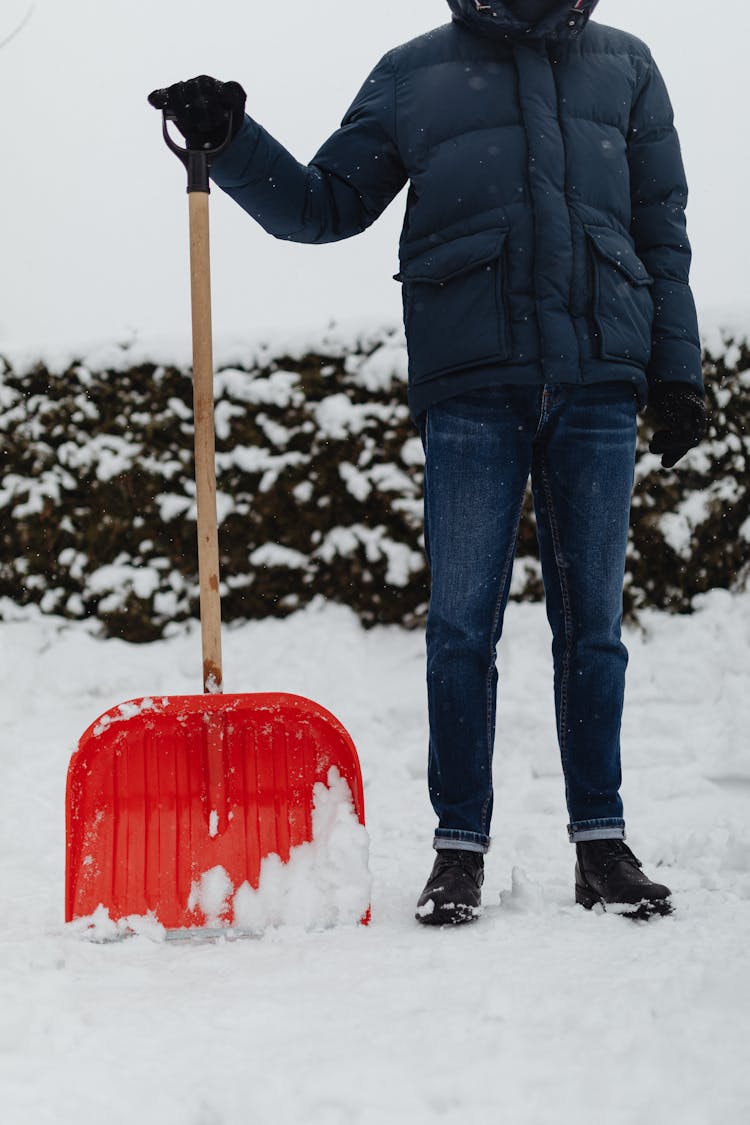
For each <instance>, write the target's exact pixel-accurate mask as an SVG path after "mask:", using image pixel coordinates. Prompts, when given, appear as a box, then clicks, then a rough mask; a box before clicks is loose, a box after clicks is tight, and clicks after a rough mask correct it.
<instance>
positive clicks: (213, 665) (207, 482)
mask: <svg viewBox="0 0 750 1125" xmlns="http://www.w3.org/2000/svg"><path fill="white" fill-rule="evenodd" d="M188 200H189V205H190V295H191V304H192V320H193V411H194V415H195V487H196V503H197V509H198V577H199V581H200V615H201V643H202V647H203V690H204V692H212V693H217V692H220V691H221V690H222V665H221V598H220V595H219V534H218V527H217V520H216V447H215V439H214V365H213V346H212V335H211V266H210V253H209V233H208V192H205V191H193V192H190V193H189V195H188Z"/></svg>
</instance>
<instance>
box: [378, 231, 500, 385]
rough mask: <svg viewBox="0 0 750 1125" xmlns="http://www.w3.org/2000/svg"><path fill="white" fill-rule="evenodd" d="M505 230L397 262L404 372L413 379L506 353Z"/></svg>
mask: <svg viewBox="0 0 750 1125" xmlns="http://www.w3.org/2000/svg"><path fill="white" fill-rule="evenodd" d="M507 237H508V231H507V229H503V230H496V231H491V232H489V233H488V232H486V231H485V232H484V233H481V234H472V235H467V236H466V237H464V238H456V239H454V240H453V241H451V242H445V243H443V244H442V245H439V246H435V247H434V248H432V249H431V250H428V251H425V252H424V253H422V254H418V255H416V256H415V257H413V258H408V259H407V260H404V261H403V262H402V266H401V272H400V273H399V274H396V280H397V281H401V282H402V283H403V299H404V326H405V328H406V339H407V343H408V348H409V374H410V376H411V377H412V379H414V380H415V381H417V382H419V381H422V380H425V379H430V378H433V377H434V376H437V375H440V374H442V373H444V372H449V371H451V370H457V369H459V368H462V367H472V366H474V365H476V364H479V363H483V362H502V361H503V360H506V359H507V358H508V352H509V341H508V318H507V315H506V308H505V304H506V300H505V269H504V257H505V244H506V240H507Z"/></svg>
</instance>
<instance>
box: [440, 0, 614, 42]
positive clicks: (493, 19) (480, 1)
mask: <svg viewBox="0 0 750 1125" xmlns="http://www.w3.org/2000/svg"><path fill="white" fill-rule="evenodd" d="M598 3H599V0H560V2H559V4H558V5H557V7H556V8H555V9H554V11H552V12H551V13H550V14H549V15H548V16H546V17H545V18H544V19H542V20H540V21H539V22H538V23H536V24H534V25H533V26H531V27H530V26H529V24H528V23H526V22H524V21H523V20H520V19H518V17H517V16H514V15H513V13H512V12H511V10H510V9H509V8H508V6H507V4H506V3H505V2H504V0H448V6H449V7H450V9H451V11H452V12H453V18H454V20H456V21H457V22H458V23H462V24H464V26H466V27H468V28H469V29H470V30H471V31H475V32H477V33H478V34H480V35H486V36H489V37H490V38H493V39H506V40H507V39H556V40H564V39H576V38H577V37H578V36H579V35H580V34H581V32H582V31H583V30H584V28H585V27H586V24H587V23H588V20H589V17H590V15H591V13H592V12H593V10H594V8H595V7H596V5H597V4H598Z"/></svg>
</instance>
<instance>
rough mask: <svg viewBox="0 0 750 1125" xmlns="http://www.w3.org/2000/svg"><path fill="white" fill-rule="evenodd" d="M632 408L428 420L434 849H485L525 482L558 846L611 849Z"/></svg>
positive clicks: (612, 399) (578, 401) (561, 395)
mask: <svg viewBox="0 0 750 1125" xmlns="http://www.w3.org/2000/svg"><path fill="white" fill-rule="evenodd" d="M637 414H638V403H637V402H636V398H635V395H634V391H633V388H632V386H630V385H629V384H625V383H617V382H612V383H600V384H597V385H595V386H580V385H551V386H545V387H521V386H500V387H493V388H487V389H483V390H480V391H476V392H473V393H471V394H467V395H465V396H462V397H460V398H453V399H448V400H446V401H444V402H440V403H438V404H437V405H435V406H431V407H430V408H429V410H428V411H427V412H426V413H425V414H424V415H422V417H421V419H420V428H421V435H422V443H423V445H424V448H425V456H426V464H425V485H424V503H425V546H426V551H427V559H428V562H429V565H430V570H431V573H432V592H431V597H430V608H429V615H428V619H427V691H428V706H429V721H430V749H429V770H428V779H429V787H430V798H431V800H432V805H433V808H434V809H435V813H436V814H437V817H438V828H437V831H436V833H435V847H436V848H463V849H466V850H469V851H486V850H487V848H488V847H489V843H490V837H489V831H490V820H491V817H492V753H493V745H494V737H495V707H496V701H497V679H498V677H497V668H496V651H495V650H496V646H497V643H498V641H499V640H500V636H501V634H502V629H503V616H504V612H505V606H506V604H507V600H508V592H509V589H510V579H511V570H512V567H513V558H514V555H515V550H516V540H517V535H518V525H519V520H520V516H521V507H522V504H523V498H524V492H525V489H526V484H527V482H528V479H529V476H531V485H532V492H533V498H534V509H535V513H536V521H537V535H538V539H539V550H540V555H541V564H542V577H543V581H544V590H545V596H546V603H547V616H548V619H549V622H550V625H551V628H552V656H553V661H554V695H555V712H556V717H557V734H558V741H559V746H560V755H561V758H562V769H563V776H564V779H565V793H566V800H567V807H568V813H569V819H570V823H569V825H568V834H569V837H570V839H571V840H574V841H578V840H586V839H605V838H613V837H617V838H622V837H623V836H624V834H625V822H624V820H623V808H622V801H621V799H620V795H619V789H620V783H621V773H620V723H621V718H622V705H623V695H624V689H625V668H626V665H627V661H628V655H627V650H626V649H625V646H624V645H623V644H622V642H621V639H620V626H621V623H622V590H623V580H624V574H625V549H626V545H627V539H628V525H629V517H630V500H631V494H632V488H633V471H634V465H635V443H636V426H637Z"/></svg>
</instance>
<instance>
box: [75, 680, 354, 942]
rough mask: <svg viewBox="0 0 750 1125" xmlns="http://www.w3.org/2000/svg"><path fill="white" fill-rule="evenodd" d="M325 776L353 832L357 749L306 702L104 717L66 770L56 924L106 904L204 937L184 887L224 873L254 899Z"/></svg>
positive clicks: (122, 710)
mask: <svg viewBox="0 0 750 1125" xmlns="http://www.w3.org/2000/svg"><path fill="white" fill-rule="evenodd" d="M332 766H335V767H336V768H337V769H338V771H339V773H340V774H341V776H342V777H343V778H344V779H345V780H346V781H347V783H348V785H349V789H350V790H351V794H352V799H353V802H354V810H355V812H356V814H357V816H358V818H359V820H360V822H361V823H362V824H364V822H365V818H364V800H363V794H362V777H361V774H360V768H359V761H358V759H357V752H356V750H355V748H354V744H353V742H352V740H351V738H350V737H349V735H348V733H347V731H346V730H345V728H344V727H343V726H342V725H341V723H340V722H339V721H338V720H337V719H336V718H335V717H334V716H333V715H331V714H330V713H329V712H328V711H326V710H325V709H324V708H322V707H320V706H318V704H316V703H313V702H311V701H310V700H309V699H303V698H302V697H300V696H296V695H287V694H283V693H273V694H265V693H264V694H256V695H186V696H172V697H168V698H159V699H148V698H147V699H136V700H133V701H132V702H129V703H124V704H122V705H121V706H120V707H116V708H114V709H113V710H111V711H108V712H107V713H106V714H104V715H102V716H101V717H100V718H99V719H97V720H96V722H95V723H92V725H91V726H90V727H89V729H88V730H87V731H86V733H85V734H84V735H83V737H82V738H81V740H80V742H79V744H78V749H77V751H76V752H75V754H74V755H73V757H72V759H71V763H70V768H69V770H68V787H67V864H66V880H65V917H66V921H68V922H70V921H72V920H73V919H75V918H85V917H88V916H89V915H91V914H93V913H94V911H95V910H96V909H97V907H98V906H100V905H103V906H104V907H106V909H107V910H108V911H109V915H110V917H111V918H112V920H118V919H120V918H127V917H128V916H129V915H133V914H135V915H145V914H148V913H149V912H152V913H153V914H154V915H155V916H156V918H157V919H158V921H159V922H160V923H161V924H162V925H163V926H164V927H165V928H166V929H168V930H172V929H182V928H186V927H187V928H189V927H196V926H197V927H201V926H204V925H205V924H206V919H205V916H204V915H203V914H202V912H201V910H200V908H198V907H194V906H193V907H190V906H189V905H188V903H189V900H190V897H191V890H192V887H193V884H194V883H195V881H196V880H199V879H200V877H201V875H203V874H204V873H205V872H207V871H210V870H212V869H213V868H215V867H217V866H221V867H223V868H224V870H225V871H226V872H227V874H228V876H229V878H230V879H231V881H232V883H233V885H234V886H235V887H239V886H240V885H241V884H243V883H245V882H247V883H249V884H250V886H251V887H253V888H257V886H258V882H259V878H260V865H261V861H262V860H263V859H264V857H265V856H267V855H269V854H271V853H275V854H277V855H279V856H280V857H281V859H282V861H283V862H285V863H286V862H287V861H288V859H289V854H290V849H291V848H293V847H296V846H297V845H298V844H303V843H305V842H307V841H309V840H310V839H311V838H312V808H313V786H314V785H315V784H316V782H319V781H320V782H324V783H325V782H326V780H327V777H328V771H329V770H330V768H331V767H332ZM222 922H223V923H225V924H226V925H231V923H232V916H231V908H230V913H229V914H227V915H226V916H222Z"/></svg>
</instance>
